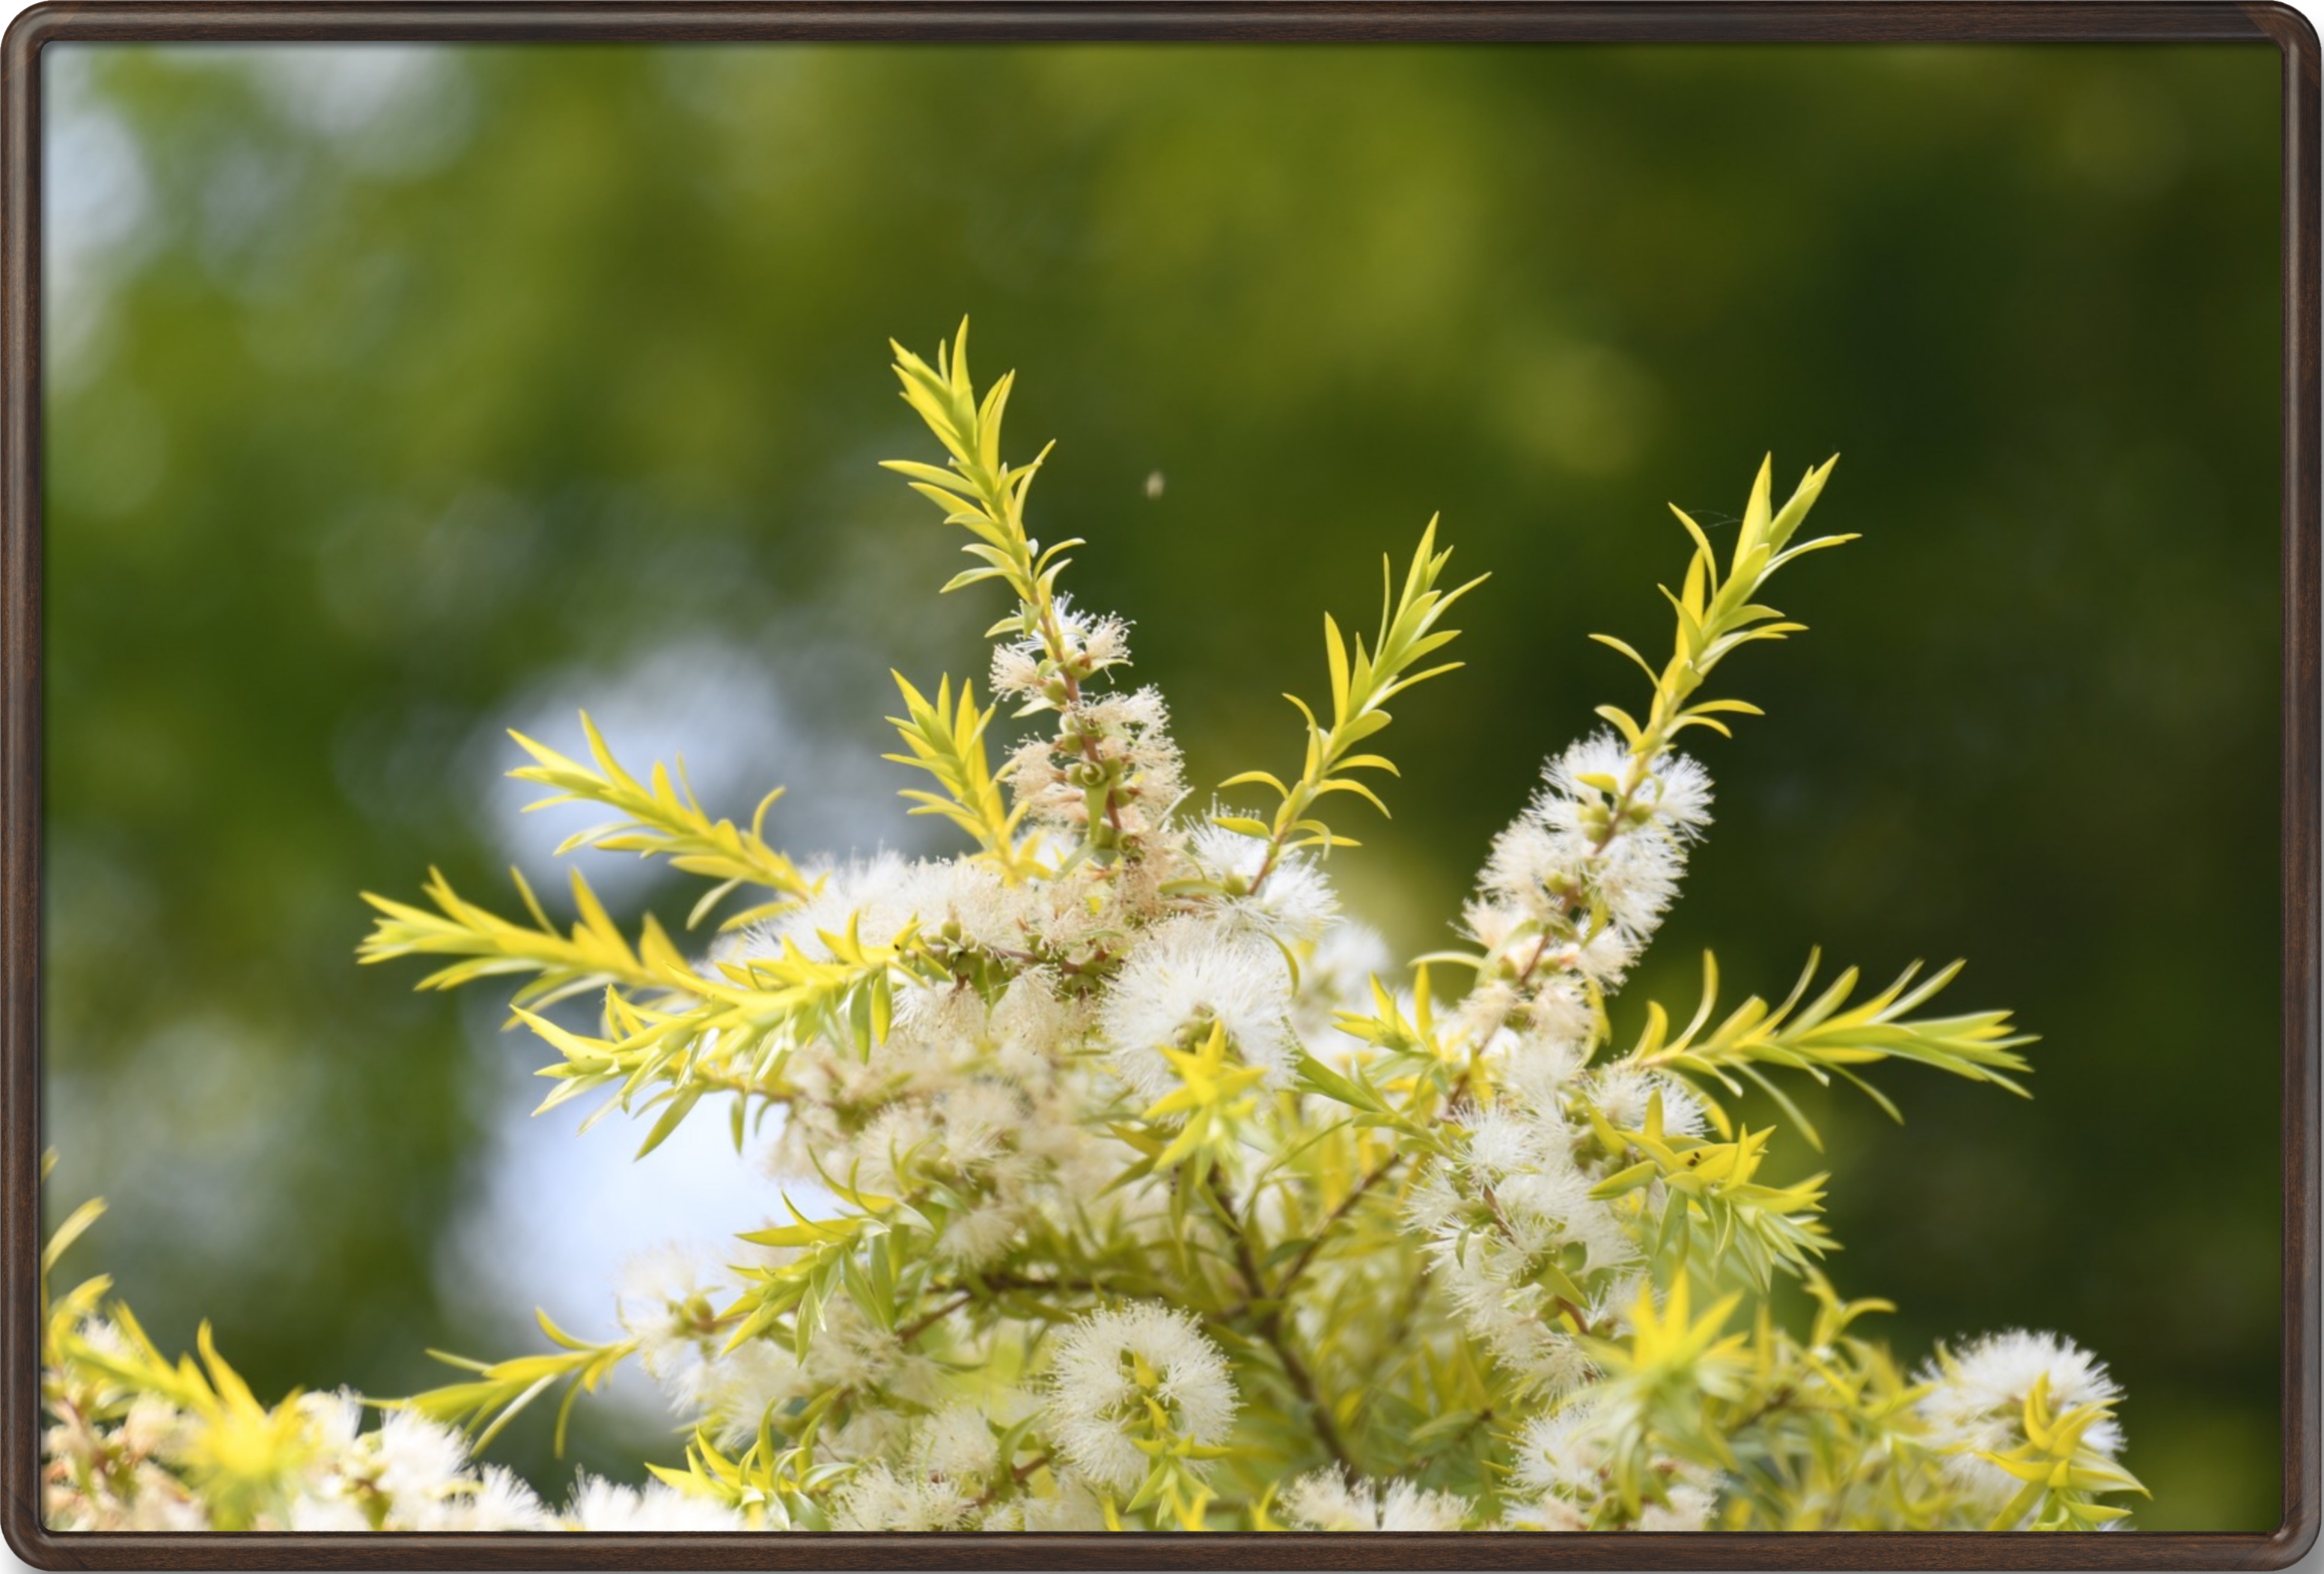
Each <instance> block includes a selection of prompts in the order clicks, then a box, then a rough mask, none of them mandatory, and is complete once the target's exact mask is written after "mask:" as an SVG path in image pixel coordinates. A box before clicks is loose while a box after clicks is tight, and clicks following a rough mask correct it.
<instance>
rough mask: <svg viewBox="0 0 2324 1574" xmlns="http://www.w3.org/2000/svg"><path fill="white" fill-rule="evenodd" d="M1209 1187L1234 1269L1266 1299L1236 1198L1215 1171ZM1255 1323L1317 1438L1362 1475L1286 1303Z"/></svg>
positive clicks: (1252, 1292) (1254, 1294) (1254, 1297)
mask: <svg viewBox="0 0 2324 1574" xmlns="http://www.w3.org/2000/svg"><path fill="white" fill-rule="evenodd" d="M1206 1190H1208V1191H1209V1192H1210V1193H1211V1200H1212V1202H1213V1205H1214V1206H1215V1207H1216V1208H1217V1210H1218V1212H1219V1214H1220V1216H1221V1217H1222V1218H1223V1219H1224V1220H1226V1222H1227V1225H1228V1232H1229V1234H1230V1235H1231V1238H1232V1239H1233V1242H1234V1253H1235V1271H1236V1272H1237V1273H1238V1274H1240V1275H1241V1277H1242V1282H1243V1287H1244V1290H1245V1292H1246V1293H1247V1294H1248V1295H1249V1297H1250V1301H1251V1302H1261V1301H1266V1300H1267V1299H1268V1297H1267V1287H1266V1278H1265V1275H1263V1274H1262V1273H1261V1272H1260V1270H1259V1256H1258V1254H1257V1253H1256V1252H1254V1251H1252V1250H1251V1245H1250V1233H1249V1232H1248V1231H1247V1230H1245V1229H1244V1228H1243V1226H1242V1224H1241V1222H1240V1220H1238V1219H1237V1218H1236V1217H1235V1208H1234V1201H1233V1199H1232V1198H1231V1197H1230V1196H1229V1195H1228V1194H1227V1192H1226V1188H1225V1186H1224V1184H1223V1183H1221V1181H1220V1180H1219V1178H1218V1177H1217V1176H1216V1175H1215V1174H1214V1175H1212V1176H1211V1177H1210V1178H1209V1181H1208V1183H1207V1184H1206ZM1252 1326H1253V1328H1254V1329H1255V1330H1256V1331H1257V1332H1258V1334H1259V1338H1260V1339H1264V1340H1265V1341H1266V1343H1267V1347H1268V1348H1269V1349H1271V1350H1273V1351H1274V1352H1275V1359H1276V1361H1277V1364H1278V1365H1280V1366H1281V1367H1282V1368H1283V1375H1284V1376H1285V1377H1286V1379H1288V1380H1289V1382H1290V1384H1291V1391H1292V1392H1293V1393H1294V1394H1296V1395H1298V1396H1299V1399H1300V1402H1301V1403H1303V1404H1305V1405H1306V1406H1307V1409H1308V1413H1309V1414H1310V1416H1311V1418H1312V1419H1313V1421H1314V1427H1315V1438H1316V1441H1318V1442H1321V1443H1322V1444H1323V1451H1324V1452H1325V1453H1328V1454H1330V1455H1331V1456H1332V1459H1333V1462H1334V1463H1336V1464H1337V1465H1338V1466H1339V1467H1340V1468H1341V1469H1342V1470H1344V1471H1345V1472H1347V1474H1349V1475H1350V1476H1352V1477H1361V1476H1362V1475H1363V1471H1362V1470H1361V1469H1360V1468H1358V1467H1357V1464H1356V1461H1355V1457H1354V1456H1353V1455H1352V1454H1351V1453H1350V1452H1349V1451H1348V1444H1347V1441H1346V1440H1345V1439H1344V1438H1342V1436H1341V1435H1340V1427H1339V1423H1338V1422H1335V1421H1333V1419H1332V1410H1331V1406H1330V1405H1328V1404H1325V1403H1324V1402H1323V1393H1322V1391H1321V1390H1320V1389H1319V1388H1317V1386H1316V1385H1315V1375H1314V1373H1313V1372H1311V1371H1309V1370H1308V1369H1307V1363H1306V1362H1305V1361H1303V1360H1301V1359H1300V1358H1299V1353H1298V1351H1296V1349H1294V1348H1292V1345H1291V1339H1290V1336H1289V1334H1288V1333H1287V1331H1286V1330H1285V1328H1284V1326H1283V1303H1282V1302H1280V1301H1274V1302H1269V1303H1268V1310H1267V1311H1266V1312H1262V1313H1260V1315H1259V1317H1258V1318H1257V1319H1256V1320H1255V1321H1254V1322H1253V1324H1252Z"/></svg>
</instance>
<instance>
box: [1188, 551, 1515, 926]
mask: <svg viewBox="0 0 2324 1574" xmlns="http://www.w3.org/2000/svg"><path fill="white" fill-rule="evenodd" d="M1435 548H1436V521H1435V520H1433V519H1432V520H1429V521H1428V528H1427V529H1425V530H1424V531H1422V532H1421V537H1420V547H1419V549H1418V550H1417V551H1416V552H1415V553H1414V554H1413V557H1412V566H1411V567H1410V568H1409V569H1408V570H1407V571H1406V574H1405V576H1404V588H1403V591H1402V593H1401V594H1398V593H1397V589H1396V583H1395V571H1394V568H1393V566H1391V565H1390V564H1389V562H1388V559H1387V558H1385V557H1383V558H1381V559H1380V577H1381V586H1380V626H1379V633H1378V634H1377V635H1376V636H1375V637H1374V638H1373V640H1372V644H1371V648H1370V649H1365V647H1364V641H1363V637H1362V636H1361V635H1358V636H1357V638H1356V641H1355V649H1354V651H1353V653H1352V654H1351V652H1350V650H1349V647H1348V641H1347V640H1346V638H1345V637H1344V636H1342V634H1341V632H1340V625H1339V624H1338V623H1337V622H1335V621H1333V618H1332V615H1331V614H1330V613H1329V612H1326V613H1325V614H1324V615H1323V654H1324V657H1325V658H1326V660H1327V661H1329V663H1330V665H1331V673H1332V722H1331V724H1330V725H1329V726H1325V725H1324V724H1323V723H1321V722H1319V721H1318V720H1317V719H1316V716H1315V712H1314V708H1313V707H1311V706H1310V705H1309V704H1307V703H1306V702H1305V700H1302V699H1301V698H1299V696H1298V695H1284V696H1283V697H1284V698H1286V699H1287V700H1289V701H1290V702H1291V703H1292V704H1294V705H1296V706H1297V707H1298V708H1299V713H1300V715H1301V716H1302V717H1303V718H1305V721H1306V723H1307V751H1306V758H1305V761H1304V763H1303V764H1302V765H1301V767H1300V771H1299V778H1298V780H1297V781H1296V782H1293V783H1291V784H1289V785H1288V786H1286V784H1285V783H1284V782H1283V781H1282V780H1281V779H1280V778H1277V777H1276V776H1274V775H1272V774H1271V773H1269V772H1267V771H1264V770H1247V771H1245V772H1243V773H1242V774H1241V775H1240V776H1236V777H1231V778H1228V779H1227V780H1225V781H1223V782H1222V783H1220V784H1219V785H1220V787H1221V789H1222V790H1223V789H1225V788H1227V787H1240V786H1242V785H1244V784H1245V783H1256V784H1258V785H1260V786H1263V787H1270V788H1272V789H1274V791H1275V792H1276V794H1277V796H1278V797H1279V798H1280V800H1281V801H1280V802H1279V804H1278V805H1277V808H1276V811H1275V815H1274V819H1273V822H1272V823H1271V824H1263V823H1261V822H1259V821H1257V820H1250V819H1242V818H1238V817H1235V816H1231V815H1230V816H1222V817H1220V819H1219V821H1218V823H1219V824H1222V825H1224V826H1226V827H1228V828H1229V829H1230V830H1235V831H1240V832H1242V833H1245V834H1246V835H1250V836H1254V837H1258V838H1260V839H1262V840H1264V841H1265V842H1267V844H1268V846H1267V856H1266V857H1265V858H1264V859H1263V860H1262V861H1260V864H1259V872H1258V873H1257V874H1256V875H1254V876H1253V877H1252V879H1251V884H1252V886H1253V887H1257V886H1258V885H1259V884H1260V883H1262V882H1263V881H1264V880H1265V879H1267V876H1268V873H1269V871H1271V870H1273V869H1274V867H1275V864H1276V861H1277V860H1278V859H1279V858H1280V857H1281V856H1282V854H1283V853H1284V851H1286V849H1287V848H1299V847H1321V848H1323V849H1324V850H1325V851H1330V850H1331V849H1332V848H1333V847H1335V846H1343V847H1353V846H1355V845H1357V843H1356V842H1354V841H1353V840H1352V839H1351V838H1349V837H1346V836H1342V835H1339V834H1337V833H1334V832H1333V830H1332V829H1331V827H1330V826H1328V825H1326V824H1324V823H1323V821H1322V820H1320V819H1318V818H1316V817H1315V816H1314V805H1315V804H1316V802H1317V800H1319V799H1321V798H1323V797H1324V796H1327V795H1329V794H1332V793H1353V794H1355V795H1356V796H1358V797H1360V798H1362V799H1363V800H1364V801H1365V802H1367V803H1369V804H1370V805H1372V806H1373V807H1374V808H1376V809H1378V810H1379V812H1380V813H1381V814H1383V815H1385V814H1387V813H1388V805H1386V804H1384V803H1382V802H1381V801H1380V799H1379V795H1378V794H1377V793H1375V792H1373V791H1372V789H1371V788H1370V787H1369V786H1367V785H1366V784H1365V783H1364V782H1362V781H1361V780H1360V779H1358V778H1356V776H1355V775H1354V774H1353V773H1354V772H1356V771H1359V770H1383V771H1386V772H1388V774H1389V775H1390V776H1394V775H1395V774H1397V770H1396V767H1395V765H1394V764H1393V763H1391V762H1390V761H1389V760H1388V759H1387V758H1386V757H1385V756H1383V755H1379V754H1373V753H1366V754H1357V753H1351V750H1353V749H1354V748H1355V747H1356V745H1357V744H1359V743H1360V742H1362V741H1364V740H1365V739H1367V738H1369V737H1371V736H1372V735H1373V734H1375V733H1377V732H1380V731H1381V730H1382V729H1384V728H1385V727H1387V725H1388V723H1389V722H1390V721H1391V720H1392V719H1393V718H1392V717H1390V715H1389V714H1388V711H1387V709H1386V706H1387V704H1388V701H1390V700H1392V699H1394V698H1395V697H1396V696H1397V695H1399V694H1402V693H1403V692H1404V691H1405V690H1406V689H1408V688H1410V687H1412V686H1414V685H1415V684H1419V683H1425V682H1426V681H1427V680H1428V679H1430V678H1432V677H1440V676H1442V675H1443V674H1444V673H1447V672H1452V671H1453V670H1455V669H1457V668H1458V667H1460V666H1461V665H1462V664H1461V663H1460V662H1458V661H1447V662H1443V663H1441V664H1440V665H1438V666H1435V667H1427V668H1425V669H1424V670H1421V671H1417V672H1416V671H1414V670H1413V668H1414V667H1417V666H1418V665H1419V664H1420V663H1421V662H1422V661H1424V660H1425V659H1426V658H1428V657H1429V656H1430V655H1432V654H1433V653H1434V652H1435V651H1437V650H1440V649H1443V647H1444V646H1446V645H1449V644H1451V643H1452V640H1454V639H1456V638H1458V637H1459V634H1460V631H1459V630H1458V629H1445V630H1441V631H1440V630H1438V629H1437V627H1436V624H1437V621H1438V620H1440V619H1441V618H1443V616H1444V614H1445V613H1446V612H1448V611H1450V610H1451V609H1452V603H1455V602H1457V601H1459V600H1460V599H1461V598H1462V596H1464V595H1466V594H1469V593H1470V592H1471V591H1472V590H1474V589H1476V588H1477V586H1479V585H1480V584H1483V583H1484V582H1485V580H1486V579H1487V578H1488V577H1489V576H1488V575H1478V576H1477V577H1476V578H1474V579H1472V580H1471V581H1469V583H1468V584H1464V585H1462V586H1461V587H1460V588H1459V589H1457V590H1452V591H1442V590H1439V589H1437V588H1436V582H1437V580H1438V579H1439V578H1440V577H1441V576H1442V575H1443V572H1444V566H1445V564H1446V563H1448V562H1450V561H1451V560H1452V548H1449V547H1448V548H1445V549H1444V550H1443V551H1442V552H1439V551H1437V550H1436V549H1435Z"/></svg>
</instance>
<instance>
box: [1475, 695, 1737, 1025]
mask: <svg viewBox="0 0 2324 1574" xmlns="http://www.w3.org/2000/svg"><path fill="white" fill-rule="evenodd" d="M1543 775H1544V778H1545V780H1544V783H1543V786H1542V788H1541V790H1540V791H1539V792H1537V793H1536V794H1535V796H1534V798H1533V801H1532V802H1531V803H1529V804H1527V805H1526V808H1525V811H1524V813H1522V814H1520V815H1518V816H1517V819H1516V820H1515V821H1513V822H1512V823H1511V824H1509V826H1508V829H1506V830H1504V831H1503V832H1502V833H1500V835H1499V836H1498V837H1496V838H1495V839H1494V842H1493V851H1492V856H1491V858H1490V859H1489V861H1487V863H1486V865H1485V869H1484V872H1483V874H1482V875H1481V876H1480V879H1479V882H1478V883H1479V891H1478V895H1477V897H1476V898H1475V899H1474V900H1472V901H1471V903H1470V904H1469V906H1468V907H1467V909H1466V911H1465V914H1464V916H1465V917H1466V919H1467V923H1468V926H1469V932H1470V934H1471V935H1473V936H1474V937H1475V938H1476V940H1477V942H1478V943H1479V944H1480V946H1482V947H1483V948H1484V950H1485V953H1486V955H1487V967H1486V970H1485V971H1484V973H1483V974H1482V975H1481V976H1480V982H1479V986H1478V988H1477V990H1476V991H1475V992H1474V993H1473V994H1472V995H1471V998H1470V1000H1469V1006H1468V1009H1469V1012H1470V1020H1471V1023H1472V1024H1473V1025H1474V1026H1475V1027H1476V1028H1477V1029H1478V1036H1480V1037H1482V1036H1486V1035H1487V1034H1489V1032H1490V1031H1491V1030H1492V1029H1494V1028H1496V1027H1499V1026H1500V1025H1502V1024H1503V1023H1515V1024H1517V1026H1520V1027H1521V1028H1523V1029H1524V1030H1525V1032H1526V1036H1527V1038H1528V1039H1530V1040H1533V1041H1535V1042H1537V1043H1538V1044H1540V1045H1543V1046H1545V1047H1548V1048H1552V1049H1554V1048H1556V1047H1557V1046H1561V1045H1571V1044H1572V1042H1573V1040H1574V1039H1575V1038H1577V1037H1579V1036H1586V1035H1587V1033H1588V1031H1589V1028H1590V1025H1591V1019H1592V1018H1591V1010H1590V1007H1589V1001H1590V999H1591V995H1592V991H1603V990H1611V989H1613V988H1614V987H1615V986H1617V985H1618V984H1619V983H1620V982H1621V981H1622V979H1623V977H1624V975H1626V974H1627V973H1628V971H1629V969H1630V965H1631V963H1632V962H1635V961H1637V956H1638V953H1640V952H1641V951H1642V950H1644V949H1645V947H1646V942H1647V941H1648V940H1649V939H1651V938H1652V937H1653V935H1654V932H1655V929H1656V927H1658V926H1659V925H1661V923H1662V917H1663V914H1664V912H1665V909H1667V908H1668V907H1669V906H1670V903H1671V898H1672V897H1673V896H1674V895H1675V894H1676V892H1677V890H1678V881H1679V877H1680V876H1681V875H1683V873H1684V872H1685V870H1686V852H1687V847H1688V844H1689V843H1690V842H1692V841H1693V840H1694V839H1695V838H1696V837H1697V836H1698V835H1700V834H1701V830H1702V827H1703V826H1704V825H1706V824H1709V823H1710V820H1711V778H1710V776H1709V775H1708V774H1707V773H1706V772H1705V771H1704V770H1703V769H1702V768H1701V766H1700V765H1697V764H1696V763H1695V762H1694V761H1693V760H1692V759H1688V758H1686V757H1685V756H1684V755H1682V754H1675V753H1668V752H1665V753H1663V754H1660V755H1657V756H1656V757H1655V759H1654V761H1653V762H1652V764H1651V765H1646V764H1645V763H1643V762H1641V761H1639V760H1637V759H1635V758H1634V757H1633V756H1632V755H1631V754H1630V752H1629V750H1628V749H1626V748H1625V747H1624V746H1623V744H1622V741H1621V740H1620V739H1618V738H1617V737H1615V736H1614V735H1613V734H1612V733H1610V732H1600V733H1598V734H1596V735H1595V736H1593V737H1591V738H1587V739H1584V740H1582V741H1581V742H1579V743H1576V744H1574V745H1573V746H1572V748H1571V749H1568V750H1566V751H1565V752H1564V753H1563V755H1561V756H1559V757H1558V758H1557V759H1554V760H1552V761H1550V763H1549V765H1548V766H1547V767H1546V768H1545V770H1544V772H1543Z"/></svg>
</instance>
